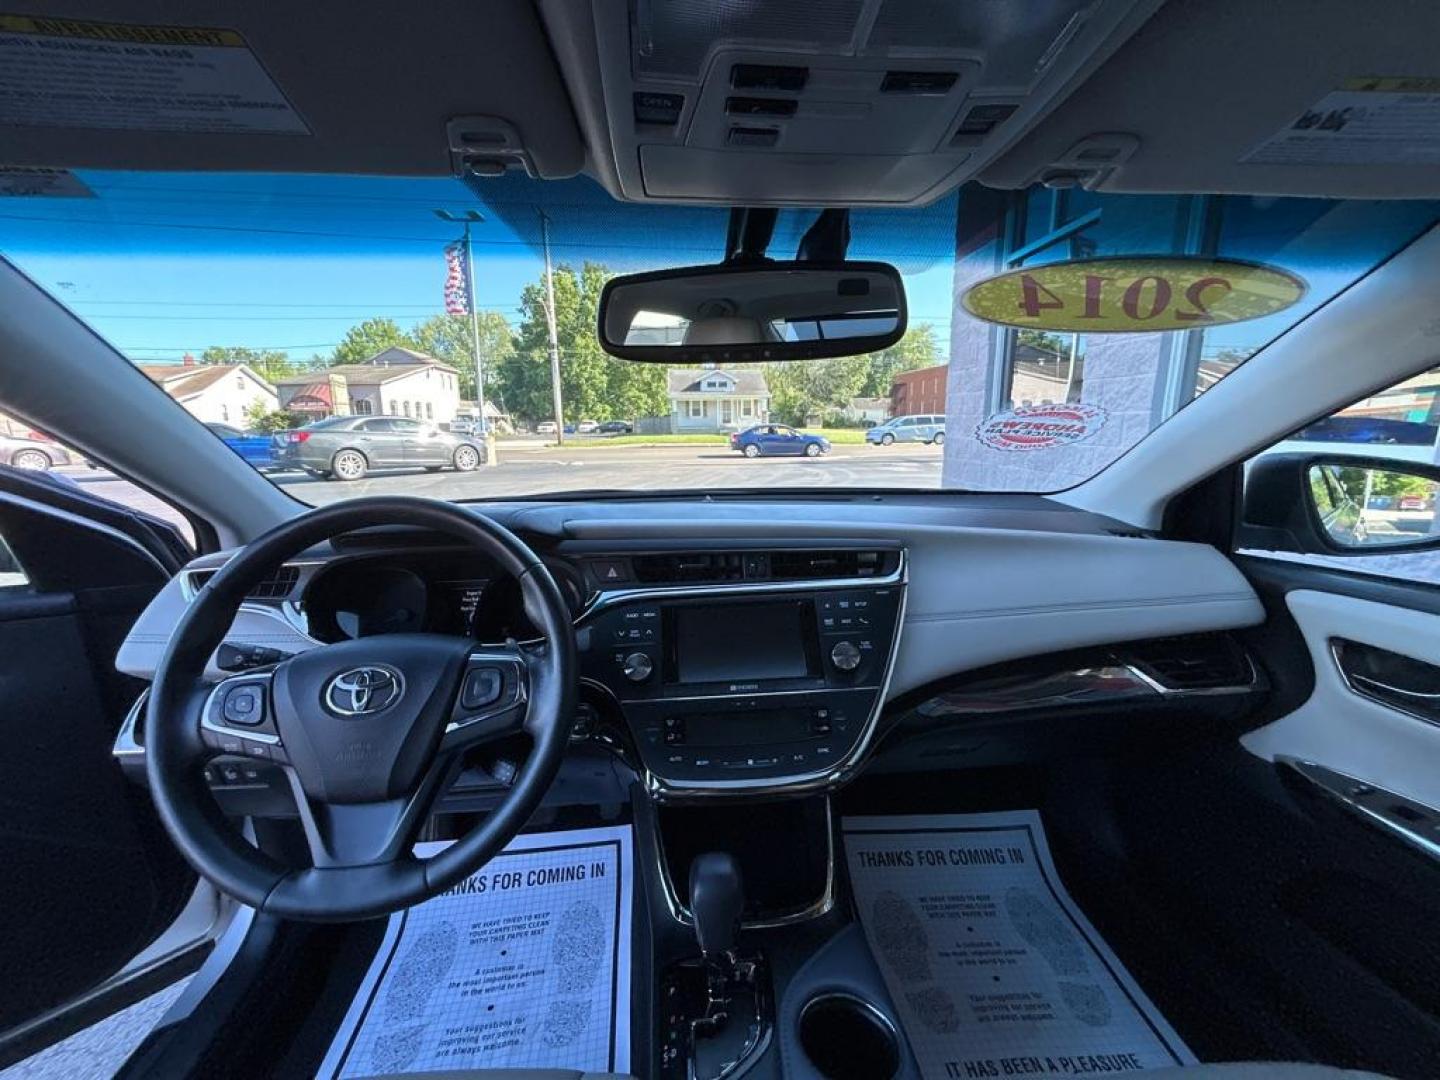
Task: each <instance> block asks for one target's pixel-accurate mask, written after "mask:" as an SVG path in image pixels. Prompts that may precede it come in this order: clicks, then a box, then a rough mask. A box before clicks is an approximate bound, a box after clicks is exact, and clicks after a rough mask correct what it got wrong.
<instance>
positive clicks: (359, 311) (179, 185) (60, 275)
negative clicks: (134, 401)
mask: <svg viewBox="0 0 1440 1080" xmlns="http://www.w3.org/2000/svg"><path fill="white" fill-rule="evenodd" d="M79 176H80V177H81V179H83V180H84V181H85V182H86V184H88V185H89V187H90V188H91V190H93V191H94V192H95V196H96V197H95V198H93V199H85V198H74V199H71V198H66V199H60V198H24V199H21V198H14V199H8V200H5V201H4V202H0V252H3V253H4V255H5V256H6V257H8V258H10V259H12V260H13V261H14V262H16V263H17V264H18V265H19V266H20V267H21V268H22V269H23V270H25V272H26V273H28V274H29V275H30V276H31V277H32V278H34V279H35V280H36V281H37V282H39V284H40V285H42V286H43V287H44V288H46V289H47V290H49V291H50V292H51V293H53V294H54V295H55V296H57V297H58V298H60V299H61V300H62V301H63V302H64V303H65V304H66V305H67V306H69V307H70V308H71V309H72V310H74V311H75V312H76V313H77V314H78V315H80V316H81V317H82V318H83V319H84V320H85V321H86V322H88V323H89V324H90V325H91V326H93V327H94V328H95V329H96V330H97V331H98V332H99V333H101V334H102V335H103V336H104V337H105V338H106V339H107V340H109V341H110V342H111V343H112V344H114V345H115V346H116V347H117V348H119V349H120V351H121V352H123V353H124V354H125V355H127V356H129V357H131V358H132V359H136V360H153V359H158V360H175V361H179V360H180V359H181V357H182V356H183V355H184V353H186V352H192V353H195V354H198V353H199V352H200V351H201V350H203V349H204V348H205V347H206V346H209V345H244V346H249V347H252V348H264V349H281V350H283V351H286V352H288V353H290V354H291V355H292V356H294V357H296V358H308V357H309V356H311V355H312V354H315V353H319V354H322V355H324V354H327V353H329V351H330V350H331V349H332V348H333V347H334V345H335V344H336V343H337V342H339V341H340V340H341V338H342V336H343V335H344V333H345V331H346V329H347V328H349V327H350V326H351V325H353V324H354V323H357V322H359V321H361V320H362V319H365V318H368V317H371V316H388V317H390V318H393V319H395V321H396V322H398V323H400V325H401V326H404V327H409V326H411V325H413V324H415V323H418V322H421V321H423V320H424V319H426V318H428V317H430V316H432V315H435V314H438V313H440V312H441V310H442V302H441V301H442V286H443V282H444V277H445V264H444V260H443V257H442V250H443V248H444V246H445V245H446V244H447V243H449V242H450V241H451V240H453V239H455V238H457V237H458V236H459V233H460V228H459V226H457V225H454V224H450V223H447V222H444V221H441V220H439V219H438V218H436V217H435V215H434V212H433V211H434V210H436V209H448V210H451V211H455V212H459V211H463V210H466V209H478V210H480V212H481V213H482V214H484V215H485V218H486V220H485V221H484V222H483V223H481V224H480V225H478V226H476V228H475V245H476V292H477V295H478V302H479V304H480V306H481V307H482V309H485V310H493V311H499V312H500V313H501V314H503V315H505V317H506V318H508V319H510V320H511V321H512V323H513V322H515V321H517V314H516V305H517V303H518V300H519V296H520V290H521V288H522V287H523V286H524V285H525V284H527V283H528V282H530V281H534V280H535V279H536V278H537V276H538V275H539V274H540V271H541V267H542V262H541V258H540V251H539V224H538V223H539V214H538V211H539V210H540V209H541V208H542V207H543V209H544V210H545V212H546V214H547V215H548V216H549V218H550V220H551V243H552V252H553V257H554V259H555V261H556V262H557V263H564V262H570V263H577V264H578V263H579V262H581V261H583V260H584V259H593V260H597V261H600V262H604V263H606V264H607V265H609V266H611V267H613V268H615V269H617V270H621V271H628V270H640V269H651V268H655V267H659V266H666V265H684V264H689V263H706V262H715V261H718V260H719V259H720V258H721V257H722V255H723V246H724V240H725V225H726V214H725V211H723V210H715V209H700V208H674V209H672V208H667V207H652V206H643V207H640V206H624V205H620V204H617V203H615V202H614V201H613V200H611V199H610V198H609V196H608V195H606V194H605V193H604V191H603V190H601V189H600V188H599V187H598V186H597V185H595V184H594V183H593V182H592V181H589V180H586V179H583V178H580V179H575V180H569V181H562V182H546V183H536V182H533V181H527V180H525V179H523V178H514V179H511V178H507V179H505V180H501V181H485V182H481V183H479V184H477V185H476V187H475V188H474V189H472V188H470V187H467V186H466V185H465V184H462V183H461V182H459V181H456V180H451V179H389V178H370V177H363V178H362V177H322V176H263V175H262V176H253V175H238V174H217V175H204V174H159V173H127V172H92V171H86V172H81V173H79ZM809 218H810V215H801V214H797V213H790V212H787V213H786V214H785V215H783V216H782V220H781V223H780V225H779V227H778V228H777V232H776V238H775V241H774V242H773V243H772V246H771V254H772V255H777V256H783V255H786V254H788V253H789V252H791V251H793V250H794V243H795V240H796V239H798V235H799V232H800V231H802V230H803V227H804V226H805V225H806V224H808V220H809ZM953 223H954V197H953V196H952V197H951V198H949V199H946V200H942V201H941V202H940V203H938V204H936V205H935V206H933V207H930V208H927V209H925V210H919V211H892V212H864V213H857V214H856V215H855V218H854V222H853V233H854V240H853V241H852V244H851V251H850V254H851V256H852V257H855V258H883V259H889V260H890V261H894V262H896V263H897V264H899V265H900V266H901V269H902V272H904V273H905V274H906V278H907V286H908V289H909V296H910V309H911V319H912V322H920V321H928V322H933V323H936V324H937V331H938V334H937V336H938V337H939V340H940V341H941V342H942V343H944V344H948V336H949V317H950V288H951V253H952V252H953V244H954V241H953V229H954V224H953Z"/></svg>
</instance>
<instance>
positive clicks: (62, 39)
mask: <svg viewBox="0 0 1440 1080" xmlns="http://www.w3.org/2000/svg"><path fill="white" fill-rule="evenodd" d="M0 124H13V125H16V126H18V127H70V128H106V129H115V130H132V131H171V132H181V133H185V134H242V135H255V134H273V135H309V134H310V129H309V128H308V127H306V126H305V121H303V120H302V119H300V115H299V114H298V113H296V111H295V109H294V108H293V107H292V106H291V104H290V102H289V101H287V100H286V99H285V95H284V94H283V93H282V92H281V90H280V88H279V87H278V86H276V85H275V82H274V80H272V79H271V78H270V76H269V74H267V73H266V71H265V68H264V67H263V66H262V65H261V63H260V61H259V60H258V59H257V58H256V56H255V54H254V53H253V52H251V51H250V48H249V46H248V45H246V44H245V39H244V38H243V37H241V36H240V35H239V34H238V33H236V32H235V31H234V30H218V29H212V28H208V27H190V26H132V25H126V24H119V23H101V22H89V21H85V20H81V19H47V18H40V17H37V16H31V15H0Z"/></svg>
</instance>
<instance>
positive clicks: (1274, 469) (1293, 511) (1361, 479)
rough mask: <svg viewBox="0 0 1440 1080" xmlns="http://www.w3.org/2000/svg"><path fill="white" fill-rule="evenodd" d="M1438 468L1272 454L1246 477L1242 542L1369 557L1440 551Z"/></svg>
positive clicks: (1338, 456)
mask: <svg viewBox="0 0 1440 1080" xmlns="http://www.w3.org/2000/svg"><path fill="white" fill-rule="evenodd" d="M1437 491H1440V468H1437V467H1436V466H1434V465H1428V464H1422V463H1419V462H1413V463H1412V462H1408V461H1392V460H1389V459H1386V458H1373V457H1359V456H1352V455H1349V454H1324V455H1317V454H1271V455H1266V456H1265V457H1262V458H1260V459H1259V460H1258V461H1255V462H1253V463H1252V464H1251V466H1250V472H1249V475H1248V476H1247V477H1246V481H1245V514H1244V521H1243V523H1242V527H1241V528H1242V536H1241V545H1242V546H1244V547H1255V548H1261V549H1266V550H1276V551H1293V552H1303V553H1308V554H1330V555H1364V554H1370V553H1373V552H1376V551H1380V550H1385V551H1418V550H1423V549H1427V548H1440V532H1437V530H1436V520H1435V497H1436V493H1437Z"/></svg>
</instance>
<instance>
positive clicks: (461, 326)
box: [412, 311, 515, 401]
mask: <svg viewBox="0 0 1440 1080" xmlns="http://www.w3.org/2000/svg"><path fill="white" fill-rule="evenodd" d="M478 321H479V323H480V358H481V359H482V360H483V361H484V363H485V393H486V395H487V396H488V397H489V398H491V399H494V398H496V397H500V396H501V395H500V393H499V391H500V389H501V387H500V385H499V372H500V369H501V367H502V365H503V364H504V362H505V360H506V359H507V358H508V357H509V356H510V355H511V354H512V353H514V351H515V339H514V336H513V335H512V334H511V332H510V324H509V323H508V322H506V321H505V316H503V315H501V314H500V313H499V312H498V311H485V312H481V314H480V318H479V320H478ZM412 336H413V337H414V339H415V344H416V347H417V348H419V350H420V351H421V352H423V353H429V354H430V355H431V356H433V357H435V358H436V359H437V360H443V361H445V363H447V364H449V365H450V366H451V367H453V368H455V370H457V371H458V372H459V373H460V396H461V397H462V398H465V399H466V400H467V401H474V400H475V355H474V353H475V350H474V340H473V336H472V334H471V332H470V316H469V315H436V316H434V317H433V318H429V319H426V320H425V321H424V322H422V323H421V324H420V325H419V326H417V327H415V329H414V331H413V333H412Z"/></svg>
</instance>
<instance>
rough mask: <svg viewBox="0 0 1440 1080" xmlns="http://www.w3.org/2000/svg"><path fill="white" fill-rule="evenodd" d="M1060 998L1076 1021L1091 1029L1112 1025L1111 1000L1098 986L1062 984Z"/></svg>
mask: <svg viewBox="0 0 1440 1080" xmlns="http://www.w3.org/2000/svg"><path fill="white" fill-rule="evenodd" d="M1060 996H1061V997H1062V998H1064V999H1065V1004H1066V1005H1068V1006H1070V1011H1071V1012H1072V1013H1073V1014H1074V1015H1075V1019H1077V1020H1079V1021H1080V1022H1081V1023H1082V1024H1089V1025H1090V1026H1091V1027H1104V1026H1105V1025H1106V1024H1108V1023H1110V1000H1109V998H1107V997H1106V996H1105V991H1104V990H1102V989H1100V987H1098V986H1082V985H1080V984H1079V983H1069V982H1062V983H1061V984H1060Z"/></svg>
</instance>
